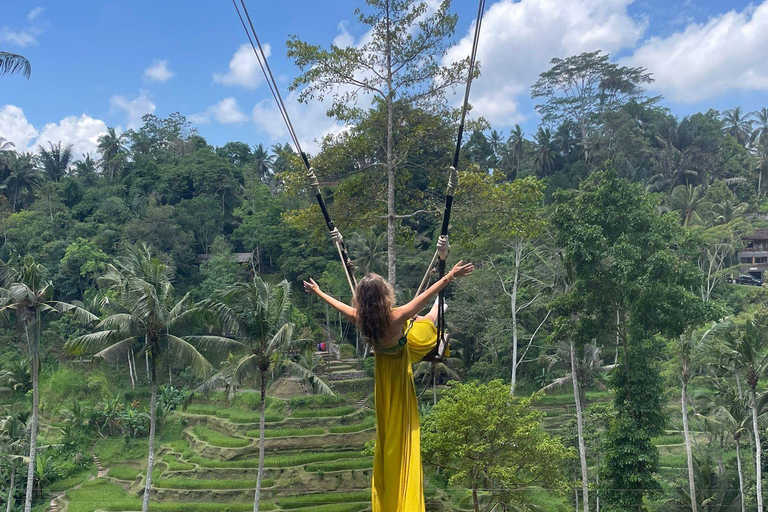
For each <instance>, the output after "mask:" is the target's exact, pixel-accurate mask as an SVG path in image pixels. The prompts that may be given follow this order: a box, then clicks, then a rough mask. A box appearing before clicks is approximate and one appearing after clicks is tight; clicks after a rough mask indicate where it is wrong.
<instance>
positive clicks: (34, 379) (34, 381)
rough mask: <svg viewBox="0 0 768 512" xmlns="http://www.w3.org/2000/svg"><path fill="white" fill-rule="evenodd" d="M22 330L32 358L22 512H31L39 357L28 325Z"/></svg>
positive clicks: (38, 388) (38, 390)
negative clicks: (29, 413) (26, 462)
mask: <svg viewBox="0 0 768 512" xmlns="http://www.w3.org/2000/svg"><path fill="white" fill-rule="evenodd" d="M35 328H37V322H35ZM24 330H25V332H26V335H27V344H28V345H29V351H30V356H31V357H32V419H31V420H30V425H29V467H28V468H27V493H26V497H25V499H24V512H32V494H33V493H34V491H35V487H34V485H35V458H36V457H37V425H38V416H39V413H40V382H39V380H40V378H39V377H40V355H39V353H38V350H37V348H38V347H36V346H34V347H33V346H32V344H33V342H32V341H31V340H30V338H29V324H25V325H24ZM34 343H39V338H36V340H35V342H34Z"/></svg>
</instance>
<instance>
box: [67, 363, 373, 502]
mask: <svg viewBox="0 0 768 512" xmlns="http://www.w3.org/2000/svg"><path fill="white" fill-rule="evenodd" d="M355 363H356V361H345V362H340V363H337V364H336V365H334V366H336V367H337V368H334V369H335V370H337V373H342V372H343V373H344V374H348V375H349V377H353V379H347V378H343V377H342V378H341V379H340V380H338V381H334V382H335V385H336V386H337V387H338V388H340V389H343V388H353V389H357V390H358V391H356V392H354V391H353V392H351V393H350V394H349V395H343V396H342V395H339V396H335V397H326V396H307V395H304V396H295V397H293V398H291V399H279V398H271V397H270V399H269V402H268V410H267V417H266V419H267V425H266V441H265V449H266V458H265V468H266V469H265V475H264V482H263V491H262V504H261V507H260V508H261V510H293V511H309V510H312V511H320V512H363V511H367V510H370V479H371V466H372V458H371V457H370V456H366V455H364V454H363V450H364V448H365V444H366V442H367V441H369V440H371V439H373V437H374V434H375V418H374V413H373V411H372V410H371V409H370V408H369V407H367V406H366V405H365V404H366V401H367V400H366V399H367V398H368V395H369V393H370V389H371V383H370V382H367V379H360V378H359V377H360V375H359V374H358V373H357V370H356V369H355V366H354V365H355ZM282 387H283V392H285V387H286V386H285V385H283V386H282ZM288 387H290V386H288ZM213 398H216V397H215V396H214V397H213ZM258 421H259V413H258V395H257V394H256V393H242V394H241V395H240V397H239V398H238V399H237V400H236V401H235V402H234V403H233V405H231V406H227V405H226V404H224V403H223V402H222V401H215V400H211V399H202V400H195V402H194V403H192V404H191V405H190V406H189V407H188V408H187V409H186V410H185V411H184V412H182V413H181V432H180V434H181V435H179V436H177V437H178V439H174V440H171V441H167V442H163V441H161V443H162V444H161V445H160V446H159V449H158V455H157V460H158V465H157V468H156V470H155V473H154V475H155V476H153V480H154V482H153V491H152V505H151V507H150V508H151V509H152V510H158V511H184V512H194V511H206V512H208V511H210V512H218V511H221V512H225V511H231V512H235V511H240V510H251V509H252V508H253V489H254V488H255V485H256V477H257V470H258V449H259V447H258V438H259V423H258ZM108 441H109V442H110V443H112V444H113V445H115V446H118V448H117V451H119V441H121V440H112V439H110V440H108ZM115 441H117V443H115ZM105 446H106V445H105ZM142 446H146V444H145V443H143V445H142ZM101 449H105V448H104V447H101ZM99 450H100V446H99V444H98V443H97V446H96V451H97V452H98V451H99ZM135 451H136V454H137V455H138V453H140V452H141V450H140V449H136V450H135ZM102 458H104V457H102ZM107 459H108V460H105V462H104V471H103V474H102V476H101V477H99V478H94V479H92V480H88V481H86V482H84V483H82V484H80V485H77V486H76V487H74V488H72V489H68V490H67V491H66V492H65V493H64V494H63V495H61V496H60V497H59V498H58V499H56V500H55V504H56V506H57V508H58V510H64V509H66V510H67V511H69V512H86V511H88V512H91V511H96V510H110V511H134V510H140V509H141V504H140V500H141V494H142V491H143V486H144V473H145V469H146V468H145V467H144V465H143V464H144V463H143V460H142V458H138V457H137V458H129V459H125V458H121V457H119V456H118V457H115V458H114V460H115V461H117V463H112V460H109V459H111V458H110V457H107ZM120 459H123V460H120Z"/></svg>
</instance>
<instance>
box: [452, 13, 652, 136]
mask: <svg viewBox="0 0 768 512" xmlns="http://www.w3.org/2000/svg"><path fill="white" fill-rule="evenodd" d="M632 2H633V0H520V1H513V0H501V1H499V2H497V3H495V4H493V5H492V6H491V7H490V9H488V11H487V12H486V14H485V17H484V19H483V26H482V30H481V34H480V42H479V46H478V53H477V56H478V60H479V61H480V63H481V75H480V77H479V78H478V79H477V80H476V81H475V82H474V83H473V85H472V93H471V97H470V102H471V103H472V105H473V114H474V115H476V116H483V117H485V118H486V119H487V120H488V121H489V122H490V123H491V124H492V125H496V126H510V125H512V124H514V123H516V122H520V121H522V120H523V119H524V116H523V114H522V113H521V112H520V110H519V109H520V107H519V101H520V99H521V98H527V97H528V95H529V93H530V89H529V88H530V86H531V85H532V84H533V83H534V82H536V80H537V79H538V76H539V74H540V73H542V72H543V71H546V70H547V69H548V68H549V65H550V64H549V62H550V60H551V59H552V58H553V57H568V56H570V55H575V54H578V53H581V52H585V51H594V50H597V49H600V50H603V51H605V52H610V53H613V52H616V51H619V50H621V49H624V48H632V47H634V45H635V44H636V43H637V41H638V40H639V39H640V37H641V36H642V35H643V33H644V31H645V28H646V27H645V25H646V23H645V22H644V21H643V20H635V19H633V18H632V17H630V15H629V14H628V12H627V7H628V6H629V5H630V4H631V3H632ZM474 30H475V26H474V23H473V24H472V26H471V27H470V29H469V31H468V33H467V35H466V36H464V37H463V38H462V39H461V41H459V43H457V44H456V45H455V46H453V47H452V48H451V49H450V50H449V51H448V52H447V54H446V56H445V59H444V61H445V62H446V63H448V62H455V61H457V60H460V59H462V58H464V57H466V56H468V55H469V54H470V51H471V49H472V38H473V35H474Z"/></svg>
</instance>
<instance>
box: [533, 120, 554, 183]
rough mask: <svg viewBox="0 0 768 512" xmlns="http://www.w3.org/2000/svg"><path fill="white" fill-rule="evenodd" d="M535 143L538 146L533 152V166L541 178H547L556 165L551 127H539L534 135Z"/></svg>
mask: <svg viewBox="0 0 768 512" xmlns="http://www.w3.org/2000/svg"><path fill="white" fill-rule="evenodd" d="M534 144H535V146H536V147H535V149H534V153H533V166H534V167H535V168H536V174H537V175H538V176H539V177H540V178H546V177H547V176H549V174H550V172H552V170H553V168H554V167H555V155H556V151H555V144H554V141H553V140H552V132H551V131H550V129H549V128H542V127H539V131H537V132H536V136H535V137H534Z"/></svg>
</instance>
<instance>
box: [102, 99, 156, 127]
mask: <svg viewBox="0 0 768 512" xmlns="http://www.w3.org/2000/svg"><path fill="white" fill-rule="evenodd" d="M109 104H110V112H113V113H114V112H116V111H123V112H125V114H126V116H127V118H128V123H127V125H128V128H129V129H132V130H135V129H137V128H139V127H141V126H142V124H143V122H142V120H141V118H142V116H143V115H144V114H152V113H154V112H155V108H156V106H155V104H154V103H152V101H151V100H150V99H149V98H147V96H146V94H142V95H141V96H138V97H136V98H134V99H128V98H126V97H125V96H121V95H119V94H117V95H115V96H112V97H111V98H110V99H109Z"/></svg>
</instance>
